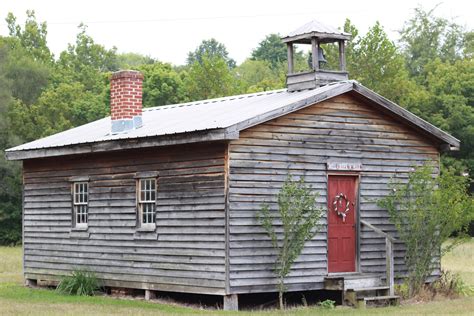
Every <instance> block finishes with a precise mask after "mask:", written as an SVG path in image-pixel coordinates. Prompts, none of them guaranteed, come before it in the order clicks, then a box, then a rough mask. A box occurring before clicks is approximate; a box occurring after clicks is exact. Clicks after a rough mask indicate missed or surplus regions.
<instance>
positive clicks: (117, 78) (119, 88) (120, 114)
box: [110, 70, 143, 134]
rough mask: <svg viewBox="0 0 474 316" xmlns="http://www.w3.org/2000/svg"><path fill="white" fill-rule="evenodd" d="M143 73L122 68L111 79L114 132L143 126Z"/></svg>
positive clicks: (111, 109)
mask: <svg viewBox="0 0 474 316" xmlns="http://www.w3.org/2000/svg"><path fill="white" fill-rule="evenodd" d="M142 82H143V75H142V74H141V73H140V72H138V71H134V70H121V71H117V72H115V73H113V74H112V78H111V80H110V112H111V113H110V114H111V118H112V134H116V133H122V132H127V131H129V130H133V129H136V128H139V127H141V126H142Z"/></svg>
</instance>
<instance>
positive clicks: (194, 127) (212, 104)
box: [7, 82, 352, 152]
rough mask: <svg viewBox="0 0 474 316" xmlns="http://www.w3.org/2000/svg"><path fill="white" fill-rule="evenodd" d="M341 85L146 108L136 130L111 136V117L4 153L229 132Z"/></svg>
mask: <svg viewBox="0 0 474 316" xmlns="http://www.w3.org/2000/svg"><path fill="white" fill-rule="evenodd" d="M344 84H345V85H352V83H348V82H337V83H334V84H330V85H326V86H323V87H320V88H317V89H313V90H304V91H297V92H288V91H287V90H286V89H283V90H275V91H268V92H260V93H253V94H243V95H235V96H230V97H224V98H218V99H209V100H204V101H198V102H190V103H182V104H174V105H167V106H159V107H154V108H146V109H144V110H143V115H142V118H143V126H142V127H141V128H138V129H136V130H131V131H128V132H126V133H122V134H111V132H110V131H111V122H110V117H106V118H103V119H100V120H97V121H95V122H91V123H89V124H85V125H82V126H79V127H76V128H73V129H70V130H67V131H64V132H61V133H58V134H54V135H51V136H48V137H45V138H42V139H39V140H35V141H32V142H30V143H26V144H23V145H20V146H17V147H14V148H10V149H8V150H7V152H14V151H24V150H34V149H43V148H53V147H63V146H70V145H77V144H86V143H96V142H104V141H111V140H120V139H135V138H144V137H153V136H164V135H172V134H180V133H188V132H196V131H205V130H212V129H220V128H228V127H230V126H233V125H235V124H238V123H241V122H244V121H246V120H249V119H252V118H254V117H257V116H259V115H262V114H265V113H268V112H271V111H275V110H278V109H279V108H283V107H285V106H287V105H289V104H291V103H294V102H298V101H301V100H305V99H308V98H310V97H312V96H315V95H318V94H321V93H324V92H326V91H329V90H331V89H334V88H336V87H339V86H340V85H344Z"/></svg>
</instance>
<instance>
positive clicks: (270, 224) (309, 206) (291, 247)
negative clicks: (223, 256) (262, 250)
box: [257, 176, 324, 309]
mask: <svg viewBox="0 0 474 316" xmlns="http://www.w3.org/2000/svg"><path fill="white" fill-rule="evenodd" d="M317 197H318V194H317V193H316V192H312V190H311V187H310V186H307V185H306V184H305V182H304V178H300V180H299V181H293V180H292V178H291V176H288V178H287V179H286V181H285V183H284V184H283V187H282V188H281V190H280V192H279V193H278V212H279V214H278V215H276V214H274V213H275V212H274V211H273V210H270V206H269V205H268V204H264V205H263V206H262V210H261V211H260V212H259V213H258V214H257V216H258V220H259V222H260V224H261V225H262V227H263V228H264V229H265V231H266V232H267V234H268V236H269V237H270V239H271V241H272V246H273V248H274V249H275V251H276V253H277V257H276V262H275V269H274V271H275V274H276V275H277V277H278V282H279V283H278V292H279V295H278V298H279V304H280V309H283V308H284V304H283V293H284V292H285V283H284V281H285V277H286V276H287V275H288V274H289V273H290V271H291V266H292V265H293V263H294V261H295V260H296V258H297V257H298V256H299V255H300V254H301V251H302V250H303V248H304V245H305V243H306V241H308V240H310V239H312V238H313V237H314V236H315V235H316V233H317V231H318V222H319V220H320V219H321V217H322V215H323V212H324V211H323V209H321V208H317V207H316V199H317ZM276 226H279V227H281V229H282V232H281V233H280V232H278V233H277V230H276V229H275V227H276Z"/></svg>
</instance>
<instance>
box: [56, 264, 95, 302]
mask: <svg viewBox="0 0 474 316" xmlns="http://www.w3.org/2000/svg"><path fill="white" fill-rule="evenodd" d="M98 289H100V284H99V280H98V279H97V277H96V276H95V274H94V273H93V272H90V271H85V270H74V271H73V272H72V274H71V275H70V276H66V277H64V278H63V279H62V280H61V282H60V283H59V285H58V287H57V288H56V291H58V292H60V293H63V294H69V295H81V296H93V295H94V292H95V291H97V290H98Z"/></svg>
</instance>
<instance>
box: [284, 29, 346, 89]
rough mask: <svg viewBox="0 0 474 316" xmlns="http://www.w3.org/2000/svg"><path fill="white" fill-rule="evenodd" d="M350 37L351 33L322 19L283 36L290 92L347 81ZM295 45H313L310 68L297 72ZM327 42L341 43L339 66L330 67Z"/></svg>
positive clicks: (339, 45)
mask: <svg viewBox="0 0 474 316" xmlns="http://www.w3.org/2000/svg"><path fill="white" fill-rule="evenodd" d="M349 39H350V34H348V33H345V32H342V31H340V30H338V29H336V28H334V27H332V26H328V25H324V24H322V23H320V22H318V21H311V22H309V23H306V24H305V25H303V26H301V27H300V28H298V29H296V30H295V31H293V32H291V33H290V34H288V35H287V36H285V37H282V41H283V42H284V43H286V45H287V48H288V75H287V77H286V84H287V88H288V91H299V90H306V89H314V88H317V87H320V86H324V85H327V84H328V83H331V82H335V81H343V80H347V79H348V78H349V76H348V73H347V72H346V59H345V41H347V40H349ZM295 44H307V45H311V53H310V60H308V65H309V67H310V68H311V69H310V70H308V71H301V72H295V69H294V52H295V48H294V46H295ZM325 44H337V45H338V54H339V58H338V60H339V65H338V69H327V67H326V65H327V59H326V56H325V54H324V50H323V48H322V47H321V45H325ZM323 68H324V69H323Z"/></svg>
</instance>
